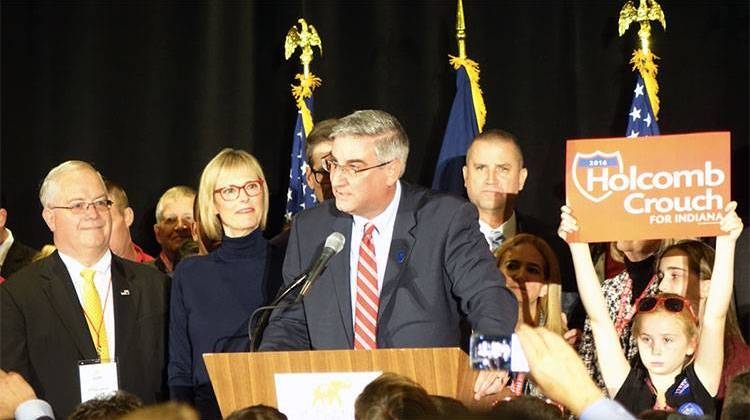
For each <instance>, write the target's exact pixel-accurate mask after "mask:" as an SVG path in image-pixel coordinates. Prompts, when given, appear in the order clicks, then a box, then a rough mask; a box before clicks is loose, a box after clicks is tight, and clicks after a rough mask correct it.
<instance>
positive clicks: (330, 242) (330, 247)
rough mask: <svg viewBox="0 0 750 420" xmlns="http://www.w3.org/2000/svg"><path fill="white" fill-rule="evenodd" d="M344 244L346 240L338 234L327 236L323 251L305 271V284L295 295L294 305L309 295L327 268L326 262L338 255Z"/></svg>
mask: <svg viewBox="0 0 750 420" xmlns="http://www.w3.org/2000/svg"><path fill="white" fill-rule="evenodd" d="M345 242H346V238H344V235H342V234H341V233H339V232H333V233H332V234H330V235H328V238H326V243H325V245H324V246H323V251H321V253H320V256H319V257H318V259H317V260H315V262H314V263H313V264H312V265H311V266H310V269H309V270H308V271H307V278H306V279H305V284H303V285H302V289H300V291H299V294H298V295H297V299H295V300H294V303H299V302H300V301H301V300H302V299H303V298H304V297H305V296H307V294H308V293H310V288H311V287H312V285H313V283H315V281H316V280H318V277H320V275H321V274H322V273H323V270H325V269H326V266H328V261H329V260H330V259H331V258H332V257H333V256H334V255H336V254H338V253H339V252H341V250H342V249H344V243H345Z"/></svg>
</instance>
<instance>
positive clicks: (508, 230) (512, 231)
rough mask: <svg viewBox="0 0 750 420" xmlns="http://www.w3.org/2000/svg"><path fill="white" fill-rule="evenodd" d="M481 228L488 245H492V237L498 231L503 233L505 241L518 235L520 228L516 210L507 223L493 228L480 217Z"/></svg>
mask: <svg viewBox="0 0 750 420" xmlns="http://www.w3.org/2000/svg"><path fill="white" fill-rule="evenodd" d="M479 230H480V231H481V232H482V235H484V239H485V240H486V241H487V245H489V246H490V247H491V246H492V238H493V237H495V235H497V234H498V233H502V235H503V241H507V240H508V239H510V238H512V237H514V236H516V232H517V230H518V224H517V222H516V212H513V214H512V215H511V216H510V219H508V220H506V221H505V223H503V224H502V225H500V226H498V227H497V228H495V229H493V228H492V227H491V226H490V225H488V224H487V223H485V222H484V221H483V220H482V219H479Z"/></svg>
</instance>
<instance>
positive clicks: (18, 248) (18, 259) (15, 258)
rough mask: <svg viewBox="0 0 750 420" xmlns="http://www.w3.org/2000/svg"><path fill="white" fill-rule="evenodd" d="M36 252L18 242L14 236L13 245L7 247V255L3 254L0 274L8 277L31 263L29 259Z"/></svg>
mask: <svg viewBox="0 0 750 420" xmlns="http://www.w3.org/2000/svg"><path fill="white" fill-rule="evenodd" d="M37 253H38V251H37V250H35V249H33V248H30V247H28V246H26V245H24V244H22V243H20V242H18V239H15V238H14V239H13V245H11V246H10V249H8V255H6V256H5V261H3V265H2V267H0V276H3V277H5V278H6V279H7V278H9V277H10V276H12V275H13V273H15V272H16V271H18V270H20V269H22V268H24V267H26V266H27V265H29V264H31V260H32V259H33V258H34V256H35V255H36V254H37Z"/></svg>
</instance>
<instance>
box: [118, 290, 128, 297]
mask: <svg viewBox="0 0 750 420" xmlns="http://www.w3.org/2000/svg"><path fill="white" fill-rule="evenodd" d="M120 296H130V290H128V289H125V290H120Z"/></svg>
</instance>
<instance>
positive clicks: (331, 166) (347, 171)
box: [323, 158, 393, 178]
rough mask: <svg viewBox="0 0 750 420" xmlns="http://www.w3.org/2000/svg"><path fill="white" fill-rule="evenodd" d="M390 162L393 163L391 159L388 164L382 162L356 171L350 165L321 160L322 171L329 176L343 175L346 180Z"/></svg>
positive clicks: (325, 159) (331, 160)
mask: <svg viewBox="0 0 750 420" xmlns="http://www.w3.org/2000/svg"><path fill="white" fill-rule="evenodd" d="M391 162H393V159H391V160H389V161H388V162H383V163H381V164H378V165H375V166H369V167H367V168H362V169H357V168H355V167H353V166H351V165H339V163H338V162H336V161H335V160H333V159H331V158H323V170H324V171H326V172H328V173H329V174H332V173H334V172H339V173H340V174H341V175H344V176H345V177H347V178H353V177H355V176H357V174H360V173H362V172H364V171H369V170H370V169H375V168H381V167H383V166H385V165H387V164H389V163H391Z"/></svg>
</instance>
